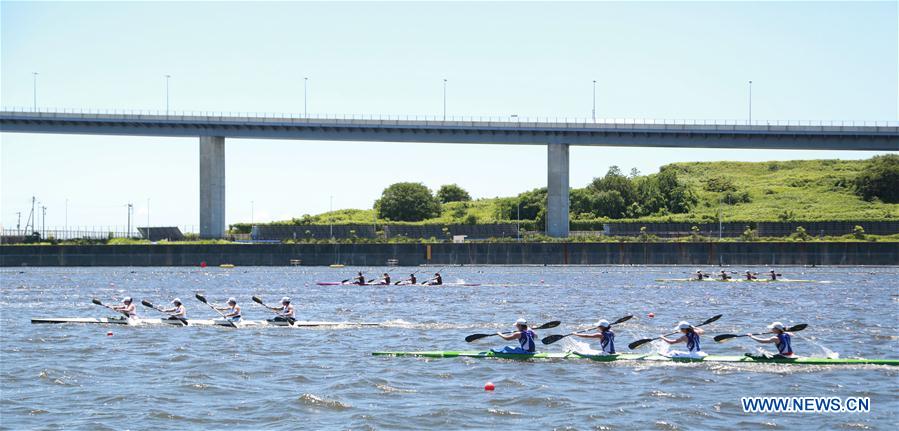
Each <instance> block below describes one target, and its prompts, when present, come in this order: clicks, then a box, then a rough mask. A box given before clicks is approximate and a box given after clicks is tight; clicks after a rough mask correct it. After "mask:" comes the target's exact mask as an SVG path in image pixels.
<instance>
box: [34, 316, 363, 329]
mask: <svg viewBox="0 0 899 431" xmlns="http://www.w3.org/2000/svg"><path fill="white" fill-rule="evenodd" d="M31 323H33V324H40V323H56V324H59V323H101V324H109V325H172V326H184V325H183V324H182V323H181V321H180V320H172V319H153V318H148V319H147V318H135V319H126V318H124V317H99V318H94V317H57V318H54V317H37V318H33V319H31ZM187 324H188V326H229V327H230V326H231V323H230V322H229V321H228V320H225V319H187ZM237 326H241V327H243V326H254V327H265V326H295V327H319V326H380V324H379V323H368V322H323V321H304V320H297V321H295V322H294V323H293V325H288V323H287V322H284V321H272V320H241V321H240V322H239V323H237Z"/></svg>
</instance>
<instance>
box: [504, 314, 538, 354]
mask: <svg viewBox="0 0 899 431" xmlns="http://www.w3.org/2000/svg"><path fill="white" fill-rule="evenodd" d="M515 329H517V331H516V332H513V333H512V334H510V335H506V334H503V333H502V332H497V333H496V335H499V336H500V337H502V338H503V340H506V341H511V340H518V344H519V346H518V347H511V346H506V347H503V348H502V349H501V350H496V349H493V352H494V353H523V354H527V353H536V352H537V344H535V343H534V339H535V338H536V337H537V334H536V333H534V331H532V330H530V329H528V321H527V320H524V319H518V320H516V321H515Z"/></svg>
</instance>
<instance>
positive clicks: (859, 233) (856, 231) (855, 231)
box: [852, 225, 866, 239]
mask: <svg viewBox="0 0 899 431" xmlns="http://www.w3.org/2000/svg"><path fill="white" fill-rule="evenodd" d="M852 237H853V238H855V239H865V237H866V235H865V228H863V227H861V226H858V225H856V226H855V227H854V228H852Z"/></svg>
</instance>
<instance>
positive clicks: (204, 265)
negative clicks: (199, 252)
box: [200, 260, 206, 268]
mask: <svg viewBox="0 0 899 431" xmlns="http://www.w3.org/2000/svg"><path fill="white" fill-rule="evenodd" d="M200 268H206V261H205V260H204V261H202V262H200Z"/></svg>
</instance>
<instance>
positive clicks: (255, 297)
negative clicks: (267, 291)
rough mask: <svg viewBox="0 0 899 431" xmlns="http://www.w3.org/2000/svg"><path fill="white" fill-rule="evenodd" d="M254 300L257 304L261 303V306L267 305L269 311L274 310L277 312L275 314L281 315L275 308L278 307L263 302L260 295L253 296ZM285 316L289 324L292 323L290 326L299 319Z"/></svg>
mask: <svg viewBox="0 0 899 431" xmlns="http://www.w3.org/2000/svg"><path fill="white" fill-rule="evenodd" d="M253 302H255V303H257V304H259V305H261V306H263V307H265V308H268V310H269V311H271V312H273V313H275V314H277V315H279V316H281V313H279V312H277V311H275V310H274V309H275V308H277V307H271V306H269V305H268V304H266V303H264V302H262V299H259V297H258V296H254V297H253ZM282 317H285V316H282ZM285 318H286V319H287V324H288V325H290V326H293V324H294V322H296V321H297V319H294V318H293V317H285Z"/></svg>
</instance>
